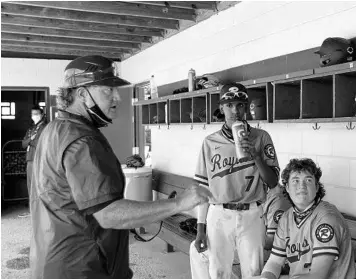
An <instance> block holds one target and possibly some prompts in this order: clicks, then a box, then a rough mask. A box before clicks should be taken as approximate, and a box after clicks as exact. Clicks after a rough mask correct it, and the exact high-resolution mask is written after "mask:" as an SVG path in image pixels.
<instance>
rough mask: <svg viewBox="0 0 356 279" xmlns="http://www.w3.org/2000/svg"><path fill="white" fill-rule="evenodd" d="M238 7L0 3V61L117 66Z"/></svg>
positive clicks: (225, 3) (227, 4)
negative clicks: (89, 61)
mask: <svg viewBox="0 0 356 279" xmlns="http://www.w3.org/2000/svg"><path fill="white" fill-rule="evenodd" d="M239 2H240V1H221V2H216V1H215V2H210V1H194V2H193V1H192V2H190V1H181V2H178V1H167V2H164V1H145V2H128V1H11V2H1V56H2V57H15V58H43V59H67V60H71V59H74V58H75V57H77V56H83V55H91V54H93V55H94V54H98V55H103V56H107V57H110V58H112V59H114V60H115V61H121V60H124V59H127V58H129V57H130V56H133V55H135V54H137V53H139V52H140V51H142V50H144V49H146V48H148V47H150V46H152V45H154V44H157V43H159V42H160V41H162V40H164V39H166V38H168V37H171V36H174V35H175V34H177V33H179V32H181V31H182V30H185V29H187V28H189V27H191V26H193V25H195V24H197V23H199V22H200V21H202V20H205V19H207V18H209V17H211V16H212V15H214V14H216V13H218V12H220V11H223V10H225V9H228V8H230V7H232V6H234V5H236V4H237V3H239Z"/></svg>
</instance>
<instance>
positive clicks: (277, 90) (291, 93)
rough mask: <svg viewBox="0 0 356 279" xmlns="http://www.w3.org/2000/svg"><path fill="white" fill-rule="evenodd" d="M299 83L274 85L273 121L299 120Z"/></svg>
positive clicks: (297, 81) (290, 82)
mask: <svg viewBox="0 0 356 279" xmlns="http://www.w3.org/2000/svg"><path fill="white" fill-rule="evenodd" d="M300 93H301V81H300V80H295V81H288V82H283V83H276V84H275V86H274V117H273V120H275V119H276V120H280V119H299V118H300Z"/></svg>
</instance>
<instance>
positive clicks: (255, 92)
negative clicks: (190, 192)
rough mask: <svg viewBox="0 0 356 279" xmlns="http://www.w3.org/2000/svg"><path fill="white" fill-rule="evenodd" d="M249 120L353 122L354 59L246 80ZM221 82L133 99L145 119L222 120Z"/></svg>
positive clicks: (163, 121)
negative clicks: (204, 86)
mask: <svg viewBox="0 0 356 279" xmlns="http://www.w3.org/2000/svg"><path fill="white" fill-rule="evenodd" d="M241 83H242V84H244V85H245V86H246V88H247V91H248V95H249V107H250V111H251V114H250V115H248V117H247V120H248V122H251V123H254V121H256V122H255V123H258V122H266V123H268V122H277V123H278V122H287V123H288V122H291V123H314V122H354V121H355V117H356V90H355V88H356V65H355V62H351V63H344V64H339V65H334V66H330V67H323V68H317V69H309V70H303V71H297V72H293V73H287V74H283V75H277V76H271V77H264V78H258V79H253V80H247V81H242V82H241ZM220 89H221V86H218V87H212V88H208V89H203V90H197V91H192V92H185V93H180V94H175V95H169V96H164V97H159V98H157V99H151V100H144V101H138V102H135V103H134V105H135V106H140V107H141V108H142V124H144V125H153V124H169V125H172V124H199V123H200V124H220V123H223V122H224V121H223V119H217V112H218V111H219V104H218V101H219V99H220V94H219V92H220Z"/></svg>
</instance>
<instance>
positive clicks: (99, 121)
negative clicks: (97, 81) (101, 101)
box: [84, 87, 112, 128]
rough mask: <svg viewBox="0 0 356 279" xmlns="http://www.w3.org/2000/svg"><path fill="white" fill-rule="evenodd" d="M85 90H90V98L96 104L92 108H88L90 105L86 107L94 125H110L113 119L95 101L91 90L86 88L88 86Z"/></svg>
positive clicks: (100, 126) (99, 126) (98, 126)
mask: <svg viewBox="0 0 356 279" xmlns="http://www.w3.org/2000/svg"><path fill="white" fill-rule="evenodd" d="M84 88H85V87H84ZM85 90H86V91H88V94H89V96H90V98H91V99H92V100H93V102H94V106H92V107H91V108H88V107H87V108H86V110H87V112H88V114H89V116H90V118H91V120H92V121H93V123H94V125H95V126H96V127H97V128H102V127H106V126H108V124H109V123H110V124H111V123H112V120H111V119H110V118H108V117H106V115H105V114H104V113H103V111H102V110H101V109H100V108H99V106H98V105H97V104H96V103H95V101H94V99H93V97H92V96H91V94H90V92H89V90H88V89H86V88H85ZM85 106H86V105H85Z"/></svg>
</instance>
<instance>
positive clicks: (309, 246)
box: [271, 201, 355, 279]
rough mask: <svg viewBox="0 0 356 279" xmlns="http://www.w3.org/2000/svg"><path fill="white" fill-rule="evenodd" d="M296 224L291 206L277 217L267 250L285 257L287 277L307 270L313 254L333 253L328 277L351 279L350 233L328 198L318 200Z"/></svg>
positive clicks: (352, 270) (331, 278)
mask: <svg viewBox="0 0 356 279" xmlns="http://www.w3.org/2000/svg"><path fill="white" fill-rule="evenodd" d="M306 218H307V219H306V220H305V221H304V222H303V224H302V225H301V226H298V225H297V224H296V222H295V219H294V217H293V208H290V209H288V211H287V212H285V214H284V215H283V216H282V218H281V219H280V221H279V224H278V229H277V232H276V234H275V237H274V242H273V248H272V252H271V254H273V255H275V256H278V257H285V258H287V260H288V262H289V266H290V273H289V275H290V277H293V276H297V275H302V274H307V273H309V272H310V269H311V266H312V264H313V259H314V258H315V257H319V256H323V255H331V256H333V257H334V262H333V265H332V266H331V267H330V274H329V276H328V278H329V279H353V276H352V274H354V272H355V270H354V265H353V261H354V260H353V253H352V249H351V236H350V232H349V229H348V226H347V224H346V221H345V220H344V218H343V217H342V215H341V214H340V212H339V211H338V210H337V209H336V207H335V206H333V205H332V204H330V203H328V202H324V201H322V202H320V203H319V205H317V206H316V208H315V209H314V211H313V212H312V213H311V214H310V215H309V216H308V217H306Z"/></svg>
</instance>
